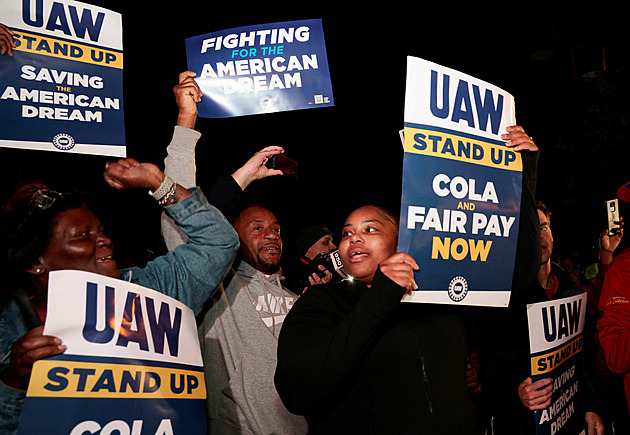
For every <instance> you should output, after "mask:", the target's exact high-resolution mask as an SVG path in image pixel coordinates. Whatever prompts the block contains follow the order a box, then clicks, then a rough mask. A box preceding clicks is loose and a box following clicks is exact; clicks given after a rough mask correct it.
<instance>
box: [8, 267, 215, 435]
mask: <svg viewBox="0 0 630 435" xmlns="http://www.w3.org/2000/svg"><path fill="white" fill-rule="evenodd" d="M44 334H45V335H52V336H56V337H59V338H60V339H61V340H62V343H63V344H64V345H66V346H67V350H66V351H65V352H64V353H63V354H62V355H59V356H56V357H53V358H47V359H43V360H39V361H37V362H36V363H35V364H34V367H33V373H32V375H31V380H30V383H29V387H28V390H27V393H26V402H25V404H24V409H23V411H22V416H21V419H20V425H19V428H18V431H19V433H25V434H26V433H28V434H31V433H51V431H52V432H54V433H66V434H83V433H121V434H125V433H127V434H129V433H131V434H136V433H137V434H140V433H143V434H144V433H151V434H174V433H186V434H205V433H206V400H205V399H206V389H205V380H204V371H203V363H202V359H201V350H200V347H199V339H198V336H197V327H196V323H195V317H194V314H193V312H192V310H191V309H190V308H188V307H187V306H186V305H184V304H182V303H181V302H178V301H176V300H174V299H172V298H170V297H168V296H165V295H163V294H161V293H159V292H156V291H154V290H150V289H146V288H144V287H141V286H138V285H136V284H132V283H129V282H126V281H121V280H118V279H114V278H110V277H106V276H102V275H97V274H93V273H90V272H83V271H55V272H51V273H50V281H49V287H48V307H47V314H46V325H45V327H44ZM99 431H100V432H99ZM116 431H118V432H116Z"/></svg>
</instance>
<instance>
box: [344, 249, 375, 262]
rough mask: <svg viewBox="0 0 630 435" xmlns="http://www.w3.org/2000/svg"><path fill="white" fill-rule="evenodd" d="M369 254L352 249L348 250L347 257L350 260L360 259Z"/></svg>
mask: <svg viewBox="0 0 630 435" xmlns="http://www.w3.org/2000/svg"><path fill="white" fill-rule="evenodd" d="M369 255H370V254H368V253H367V252H364V251H361V250H360V249H357V250H354V251H351V252H350V255H349V258H350V262H355V261H361V260H362V259H364V258H366V257H368V256H369Z"/></svg>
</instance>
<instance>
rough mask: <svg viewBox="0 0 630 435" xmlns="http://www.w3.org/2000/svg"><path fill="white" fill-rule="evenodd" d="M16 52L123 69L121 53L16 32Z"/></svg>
mask: <svg viewBox="0 0 630 435" xmlns="http://www.w3.org/2000/svg"><path fill="white" fill-rule="evenodd" d="M14 37H15V42H16V44H17V47H16V48H15V50H17V51H24V52H28V53H35V54H41V55H43V56H50V57H56V58H59V59H67V60H75V61H77V62H83V63H89V64H93V65H101V66H107V67H111V68H118V69H122V67H123V54H122V53H121V52H119V51H113V50H107V49H104V48H99V47H91V46H89V45H84V44H79V43H76V42H69V41H62V40H59V39H55V38H47V37H45V36H41V35H35V34H32V33H26V32H22V31H15V35H14Z"/></svg>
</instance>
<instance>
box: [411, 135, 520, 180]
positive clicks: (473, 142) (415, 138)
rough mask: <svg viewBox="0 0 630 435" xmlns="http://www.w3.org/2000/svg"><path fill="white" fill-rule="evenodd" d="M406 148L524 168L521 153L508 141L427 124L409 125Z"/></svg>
mask: <svg viewBox="0 0 630 435" xmlns="http://www.w3.org/2000/svg"><path fill="white" fill-rule="evenodd" d="M405 152H406V153H412V154H423V155H427V156H433V157H440V158H443V159H449V160H457V161H461V162H468V163H474V164H476V165H483V166H489V167H492V168H499V169H505V170H509V171H522V170H523V161H522V159H521V154H520V153H519V152H515V151H513V150H511V149H510V148H508V147H506V146H505V145H498V144H495V143H490V142H485V141H483V140H481V139H477V138H474V139H473V138H470V137H464V136H460V135H457V134H453V133H448V132H442V131H437V130H430V129H425V128H414V127H405Z"/></svg>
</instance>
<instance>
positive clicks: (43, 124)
mask: <svg viewBox="0 0 630 435" xmlns="http://www.w3.org/2000/svg"><path fill="white" fill-rule="evenodd" d="M0 20H2V23H3V24H5V25H7V26H8V27H9V28H10V29H11V30H12V31H13V32H15V35H14V39H15V42H16V44H17V47H16V48H15V50H14V52H13V57H10V56H8V55H4V56H0V79H1V80H0V83H1V85H0V113H2V116H1V117H0V146H3V147H10V148H23V149H32V150H44V151H59V152H70V153H81V154H97V155H106V156H118V157H125V156H126V147H125V129H124V115H123V89H122V83H123V81H122V75H123V52H122V19H121V16H120V14H118V13H116V12H112V11H109V10H107V9H103V8H100V7H97V6H92V5H88V4H85V3H81V2H77V1H72V0H54V1H53V0H2V2H0Z"/></svg>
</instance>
